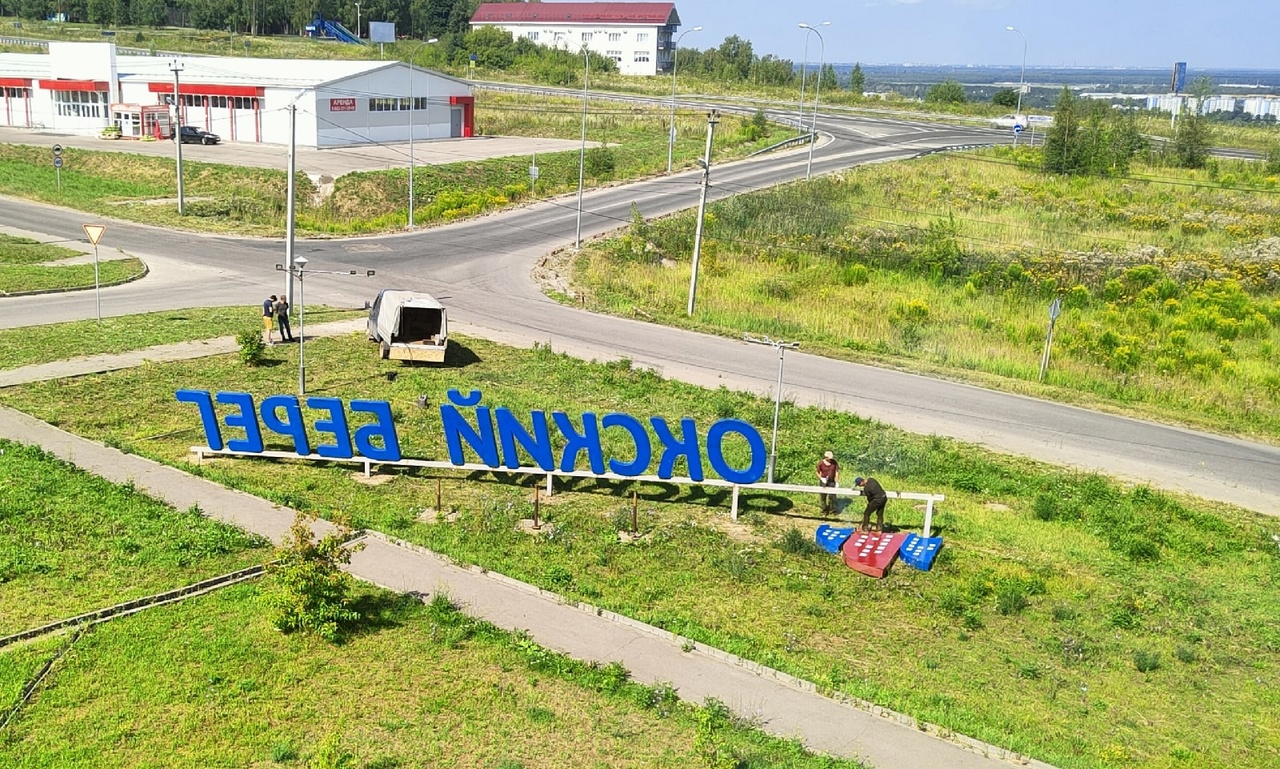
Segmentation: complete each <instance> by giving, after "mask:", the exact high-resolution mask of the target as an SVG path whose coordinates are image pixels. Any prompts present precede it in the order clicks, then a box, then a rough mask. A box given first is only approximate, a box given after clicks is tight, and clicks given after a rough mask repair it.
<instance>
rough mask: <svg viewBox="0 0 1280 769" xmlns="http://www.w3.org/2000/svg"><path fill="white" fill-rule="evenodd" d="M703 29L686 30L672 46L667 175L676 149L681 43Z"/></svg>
mask: <svg viewBox="0 0 1280 769" xmlns="http://www.w3.org/2000/svg"><path fill="white" fill-rule="evenodd" d="M701 31H702V27H693V28H692V29H686V30H685V31H684V32H681V33H680V36H679V37H677V38H676V42H675V45H674V46H672V50H673V53H672V56H671V131H670V133H669V135H668V139H667V173H671V159H672V156H673V155H674V154H675V149H676V66H677V65H678V63H679V61H680V41H681V40H683V39H684V36H685V35H687V34H689V33H690V32H701Z"/></svg>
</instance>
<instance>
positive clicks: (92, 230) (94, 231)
mask: <svg viewBox="0 0 1280 769" xmlns="http://www.w3.org/2000/svg"><path fill="white" fill-rule="evenodd" d="M59 149H61V148H60V147H59ZM81 226H83V227H84V234H85V235H87V236H88V238H89V242H90V243H92V244H93V300H94V302H95V303H96V304H97V306H98V322H99V323H101V322H102V284H101V282H100V281H99V279H98V241H99V240H102V233H104V232H106V231H107V228H106V227H104V226H103V225H101V224H85V225H81Z"/></svg>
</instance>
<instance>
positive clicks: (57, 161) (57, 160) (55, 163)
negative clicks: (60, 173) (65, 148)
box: [53, 158, 62, 168]
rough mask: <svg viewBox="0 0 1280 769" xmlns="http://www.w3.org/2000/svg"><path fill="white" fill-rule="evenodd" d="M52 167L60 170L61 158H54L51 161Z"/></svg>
mask: <svg viewBox="0 0 1280 769" xmlns="http://www.w3.org/2000/svg"><path fill="white" fill-rule="evenodd" d="M53 167H54V168H62V158H54V159H53Z"/></svg>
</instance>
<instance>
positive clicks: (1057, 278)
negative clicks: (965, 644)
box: [571, 148, 1280, 442]
mask: <svg viewBox="0 0 1280 769" xmlns="http://www.w3.org/2000/svg"><path fill="white" fill-rule="evenodd" d="M1038 158H1039V151H1038V150H1029V149H1026V148H1021V149H1019V150H1017V151H1010V150H1008V149H1003V150H994V151H988V152H981V153H975V154H972V155H969V154H966V155H947V156H945V157H944V156H935V157H930V158H923V159H920V160H915V161H911V162H904V163H894V164H884V165H877V166H869V167H865V168H858V169H853V170H851V171H848V172H845V173H843V174H839V175H836V176H832V177H824V178H820V179H815V180H813V181H811V182H808V183H803V184H795V185H790V186H787V187H782V188H778V189H775V190H770V191H765V192H760V193H754V194H750V195H740V196H737V197H734V198H733V199H731V200H727V201H722V202H718V203H714V204H712V205H711V206H710V207H709V210H708V215H707V219H706V231H705V233H704V243H703V252H702V262H701V269H700V275H699V297H698V312H697V313H696V315H695V316H694V317H693V318H692V319H690V318H689V317H688V316H687V315H686V314H685V306H686V296H687V290H688V283H689V254H690V253H692V237H693V231H694V224H695V223H694V215H693V214H692V213H685V214H681V215H676V216H673V217H670V218H667V219H663V220H661V221H657V222H649V223H640V224H633V226H632V227H631V228H630V230H629V231H628V232H626V233H625V234H623V235H622V236H620V237H618V238H615V239H613V240H611V241H607V242H603V243H599V244H593V245H592V246H591V247H589V248H587V249H585V250H584V251H583V253H582V254H581V255H580V256H579V257H578V258H577V259H576V261H575V262H574V263H573V264H572V265H571V272H572V278H573V281H574V283H575V288H576V290H577V292H578V293H580V294H584V295H585V298H586V303H587V305H588V306H590V307H591V308H593V309H596V310H598V311H604V312H613V313H617V314H623V315H629V314H632V313H633V312H635V308H639V309H640V310H641V311H643V312H644V313H645V314H646V317H652V318H655V319H656V320H658V322H663V323H669V324H671V325H678V326H684V327H691V328H696V329H699V330H704V331H709V332H713V333H720V334H724V335H726V336H732V337H735V338H737V337H739V336H740V335H741V334H742V333H744V332H747V333H757V334H761V333H763V334H769V335H770V336H773V337H775V338H783V339H788V340H798V341H802V342H803V343H804V345H805V348H806V349H808V350H811V351H818V352H820V353H822V354H825V355H830V356H833V357H843V358H846V359H851V360H858V361H862V362H866V361H874V362H878V363H881V364H884V365H890V366H898V367H904V368H909V369H913V370H918V371H923V372H927V373H930V374H934V375H940V376H944V377H954V378H958V379H964V380H967V381H973V382H975V383H978V384H981V385H984V386H988V387H995V388H998V389H1005V390H1012V391H1015V392H1022V393H1027V394H1032V395H1036V396H1038V397H1045V398H1050V399H1057V400H1063V401H1068V402H1074V403H1079V404H1082V405H1086V406H1089V407H1093V408H1103V409H1107V410H1113V411H1119V412H1123V413H1129V414H1134V415H1137V416H1142V417H1149V418H1156V419H1160V420H1163V421H1168V422H1174V423H1183V424H1189V425H1194V426H1197V427H1203V428H1208V429H1212V430H1217V431H1220V432H1225V433H1232V434H1242V435H1247V436H1250V437H1252V438H1260V439H1263V440H1267V441H1271V442H1280V374H1277V373H1276V371H1277V365H1278V364H1280V224H1278V223H1280V179H1278V178H1277V177H1274V176H1267V175H1265V173H1264V172H1263V171H1262V168H1261V166H1258V165H1256V164H1253V165H1251V164H1245V163H1238V164H1228V163H1226V162H1223V163H1222V164H1221V165H1220V166H1218V167H1217V169H1216V170H1210V171H1199V172H1188V171H1180V170H1176V169H1170V168H1162V167H1155V166H1142V165H1139V166H1135V168H1134V170H1133V173H1131V174H1130V175H1129V176H1128V177H1126V178H1118V179H1099V178H1061V177H1052V176H1046V175H1044V174H1042V173H1040V172H1039V171H1037V170H1036V169H1035V165H1036V163H1037V162H1038ZM1055 298H1058V299H1060V300H1061V302H1062V312H1061V316H1060V317H1059V318H1058V319H1057V322H1056V325H1055V336H1054V345H1053V351H1052V358H1051V365H1050V366H1049V369H1048V373H1047V376H1046V378H1045V381H1044V382H1043V383H1040V382H1038V381H1037V378H1038V375H1039V367H1040V360H1041V354H1042V351H1043V349H1044V344H1045V335H1046V331H1047V326H1048V312H1047V310H1048V308H1049V305H1050V303H1051V302H1052V300H1053V299H1055ZM575 299H577V297H575Z"/></svg>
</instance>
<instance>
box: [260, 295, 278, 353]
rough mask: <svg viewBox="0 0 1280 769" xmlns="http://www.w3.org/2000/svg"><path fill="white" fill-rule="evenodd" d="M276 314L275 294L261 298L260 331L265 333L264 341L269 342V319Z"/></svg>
mask: <svg viewBox="0 0 1280 769" xmlns="http://www.w3.org/2000/svg"><path fill="white" fill-rule="evenodd" d="M275 316H276V295H275V294H272V295H271V296H270V297H269V298H267V299H264V300H262V331H263V333H265V334H266V335H267V338H266V340H265V341H266V343H267V344H271V321H272V319H273V318H275Z"/></svg>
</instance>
